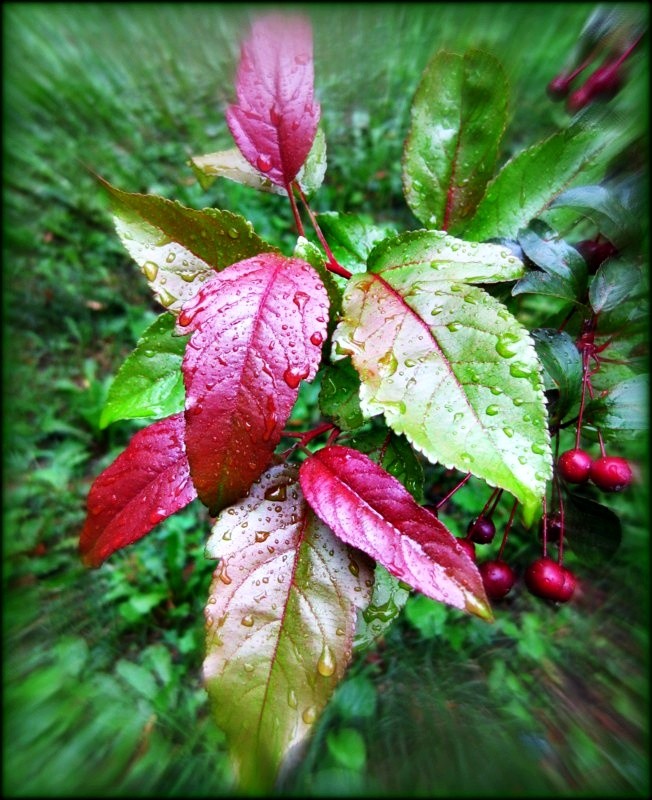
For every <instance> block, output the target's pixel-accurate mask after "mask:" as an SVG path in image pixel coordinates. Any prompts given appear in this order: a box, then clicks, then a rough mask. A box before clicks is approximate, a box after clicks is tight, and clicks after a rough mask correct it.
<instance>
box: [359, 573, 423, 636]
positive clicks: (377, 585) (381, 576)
mask: <svg viewBox="0 0 652 800" xmlns="http://www.w3.org/2000/svg"><path fill="white" fill-rule="evenodd" d="M409 596H410V587H409V586H407V585H406V584H404V583H403V582H402V581H399V580H398V578H395V577H394V576H393V575H390V574H389V572H388V571H387V570H386V569H385V567H383V565H382V564H376V569H375V571H374V588H373V594H372V596H371V602H370V603H369V605H368V606H367V608H365V610H364V611H363V612H362V615H361V616H359V617H358V625H357V628H356V631H355V642H354V646H355V649H356V650H366V649H367V648H368V647H371V646H372V645H373V644H374V642H376V640H377V639H379V638H380V637H381V636H382V635H383V634H384V633H385V632H386V631H387V629H388V628H389V627H390V625H392V623H393V622H394V620H395V619H397V618H398V615H399V614H400V613H401V609H402V608H403V606H404V605H405V603H406V602H407V599H408V597H409Z"/></svg>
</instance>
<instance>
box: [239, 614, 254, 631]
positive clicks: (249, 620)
mask: <svg viewBox="0 0 652 800" xmlns="http://www.w3.org/2000/svg"><path fill="white" fill-rule="evenodd" d="M240 624H241V625H244V626H245V628H251V627H252V626H253V624H254V618H253V615H252V614H245V616H244V617H243V618H242V619H241V620H240Z"/></svg>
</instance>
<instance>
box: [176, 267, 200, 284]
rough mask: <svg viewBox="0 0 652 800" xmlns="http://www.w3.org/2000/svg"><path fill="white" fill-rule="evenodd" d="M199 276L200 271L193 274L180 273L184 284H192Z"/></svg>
mask: <svg viewBox="0 0 652 800" xmlns="http://www.w3.org/2000/svg"><path fill="white" fill-rule="evenodd" d="M198 275H199V271H198V270H195V271H193V272H179V277H180V278H181V280H182V281H183V282H184V283H192V282H193V281H194V280H195V278H196V277H197V276H198Z"/></svg>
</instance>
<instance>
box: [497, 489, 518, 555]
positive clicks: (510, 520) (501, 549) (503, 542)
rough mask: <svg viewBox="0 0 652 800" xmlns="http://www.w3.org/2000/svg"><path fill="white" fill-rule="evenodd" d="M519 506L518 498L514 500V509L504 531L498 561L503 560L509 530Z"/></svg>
mask: <svg viewBox="0 0 652 800" xmlns="http://www.w3.org/2000/svg"><path fill="white" fill-rule="evenodd" d="M517 506H518V500H514V505H513V506H512V511H511V513H510V515H509V519H508V520H507V525H505V533H503V540H502V542H501V543H500V550H499V551H498V561H501V560H502V557H503V550H504V549H505V545H506V544H507V537H508V536H509V532H510V530H511V527H512V522H514V514H516V507H517Z"/></svg>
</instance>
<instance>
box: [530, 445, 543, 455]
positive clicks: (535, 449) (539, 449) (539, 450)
mask: <svg viewBox="0 0 652 800" xmlns="http://www.w3.org/2000/svg"><path fill="white" fill-rule="evenodd" d="M532 452H533V453H536V454H537V455H538V456H542V455H543V454H544V453H545V452H546V448H545V447H544V446H543V445H542V444H537V443H535V444H533V445H532Z"/></svg>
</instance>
